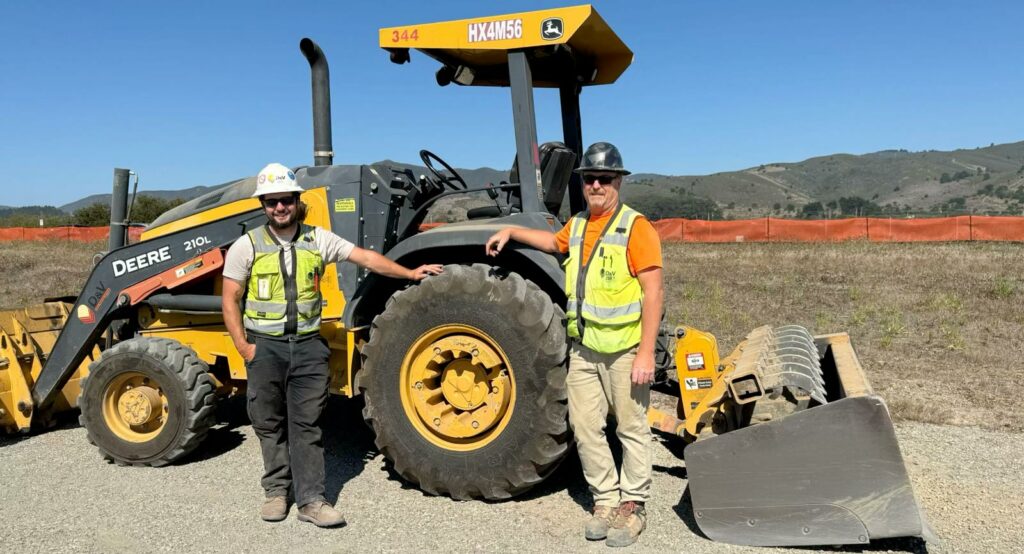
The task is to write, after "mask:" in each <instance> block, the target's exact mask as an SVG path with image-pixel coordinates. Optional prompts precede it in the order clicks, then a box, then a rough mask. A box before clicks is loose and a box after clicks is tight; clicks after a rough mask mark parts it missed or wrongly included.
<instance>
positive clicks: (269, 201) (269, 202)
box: [261, 196, 295, 208]
mask: <svg viewBox="0 0 1024 554" xmlns="http://www.w3.org/2000/svg"><path fill="white" fill-rule="evenodd" d="M261 202H263V207H264V208H276V207H277V205H278V203H280V204H283V205H284V206H286V207H287V206H291V205H293V204H295V197H294V196H285V197H284V198H264V199H262V200H261Z"/></svg>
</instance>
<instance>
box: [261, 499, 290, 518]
mask: <svg viewBox="0 0 1024 554" xmlns="http://www.w3.org/2000/svg"><path fill="white" fill-rule="evenodd" d="M286 517H288V499H287V498H285V497H284V496H271V497H270V498H268V499H266V500H264V501H263V505H262V506H260V518H261V519H262V520H263V521H281V520H283V519H284V518H286Z"/></svg>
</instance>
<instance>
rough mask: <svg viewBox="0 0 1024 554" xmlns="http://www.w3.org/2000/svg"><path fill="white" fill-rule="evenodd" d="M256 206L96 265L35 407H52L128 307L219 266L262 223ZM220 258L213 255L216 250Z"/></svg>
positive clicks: (42, 378) (39, 386) (43, 376)
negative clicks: (223, 254)
mask: <svg viewBox="0 0 1024 554" xmlns="http://www.w3.org/2000/svg"><path fill="white" fill-rule="evenodd" d="M265 222H266V218H265V217H264V216H263V214H262V213H261V212H260V211H258V210H252V211H248V212H244V213H240V214H236V215H233V216H230V217H227V218H224V219H220V220H217V221H213V222H210V223H206V224H203V225H198V226H196V227H192V228H189V229H186V230H183V231H178V232H176V233H172V234H169V235H164V236H161V237H157V238H155V239H152V240H147V241H145V242H140V243H138V244H133V245H131V246H126V247H124V248H119V249H117V250H114V251H113V252H110V253H109V254H107V255H106V256H104V257H103V259H102V260H100V262H99V263H98V264H97V265H96V267H95V268H94V269H93V271H92V274H90V275H89V279H88V280H87V281H86V283H85V286H84V287H83V288H82V292H81V293H80V294H79V295H78V299H77V300H75V304H74V306H73V308H72V310H71V315H70V317H68V320H67V323H66V324H65V326H64V329H63V330H62V331H61V333H60V336H58V337H57V341H56V342H55V343H54V345H53V350H51V351H50V353H49V354H48V355H47V357H46V363H45V364H44V365H43V369H42V371H41V372H40V373H39V378H38V379H37V380H36V382H35V386H34V387H33V389H32V401H33V403H34V404H35V407H36V409H40V410H45V409H46V408H48V407H49V406H50V404H51V403H52V402H53V400H54V398H55V397H56V395H57V393H58V392H59V391H60V390H61V388H62V387H63V386H64V384H65V383H66V382H67V380H68V378H70V377H71V375H72V374H73V373H74V371H75V368H77V367H78V365H79V364H81V363H82V360H84V359H85V356H86V355H87V354H88V353H89V351H90V350H91V348H92V345H93V344H94V343H95V342H96V340H97V339H99V337H100V335H101V334H102V333H103V332H104V331H105V330H106V329H107V326H109V325H110V322H111V321H113V320H114V319H117V318H118V315H119V314H122V313H123V312H124V310H125V309H127V308H128V307H130V306H132V305H134V304H136V303H137V302H139V301H141V300H142V299H144V298H145V297H146V296H148V295H149V294H151V293H153V292H155V291H156V290H159V289H160V288H170V287H173V286H175V285H177V284H181V283H182V282H185V281H188V280H191V279H194V278H196V277H198V276H200V275H202V274H204V273H207V272H209V271H212V270H215V269H219V268H220V264H221V263H222V259H221V258H220V255H219V250H220V249H221V248H225V247H227V246H230V245H231V243H232V242H234V241H235V240H237V239H238V237H240V236H242V235H244V234H245V233H247V232H248V231H250V230H252V229H253V228H255V227H258V226H260V225H263V224H264V223H265ZM214 250H216V251H218V254H217V255H216V256H210V255H209V253H211V252H212V251H214ZM217 260H220V262H218V261H217Z"/></svg>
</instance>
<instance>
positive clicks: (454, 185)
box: [420, 150, 469, 190]
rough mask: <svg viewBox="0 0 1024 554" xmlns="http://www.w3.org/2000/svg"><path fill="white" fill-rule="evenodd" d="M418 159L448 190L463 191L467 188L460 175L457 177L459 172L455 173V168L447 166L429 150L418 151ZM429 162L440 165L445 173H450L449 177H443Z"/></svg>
mask: <svg viewBox="0 0 1024 554" xmlns="http://www.w3.org/2000/svg"><path fill="white" fill-rule="evenodd" d="M420 159H421V160H423V165H425V166H427V169H429V170H430V172H431V173H433V174H434V177H437V180H438V181H441V182H442V183H444V184H446V185H448V188H450V189H452V190H465V189H468V188H469V185H467V184H466V180H465V179H463V178H462V175H459V172H458V171H455V168H453V167H452V166H450V165H448V162H446V161H444V160H442V159H441V157H440V156H438V155H437V154H435V153H433V152H431V151H429V150H420ZM431 160H433V161H436V162H437V163H439V164H441V167H443V168H444V169H445V171H447V172H448V173H451V177H448V176H445V175H444V174H442V173H441V172H440V171H438V170H437V169H436V168H435V167H434V164H433V163H432V162H431Z"/></svg>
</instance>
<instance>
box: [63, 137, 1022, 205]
mask: <svg viewBox="0 0 1024 554" xmlns="http://www.w3.org/2000/svg"><path fill="white" fill-rule="evenodd" d="M377 163H379V164H387V165H395V166H403V167H411V168H413V171H414V173H416V174H417V175H418V174H425V173H427V170H426V168H423V167H421V166H412V165H410V164H401V163H398V162H393V161H391V160H383V161H381V162H377ZM510 165H511V162H510ZM458 171H459V173H460V174H461V175H462V176H463V177H464V178H465V179H466V181H467V182H469V184H470V185H471V186H476V185H483V184H486V183H499V182H501V181H503V180H507V179H508V171H502V170H497V169H492V168H488V167H483V168H477V169H459V170H458ZM627 182H628V183H631V184H633V185H639V186H630V187H626V188H625V189H624V190H623V197H624V199H625V200H626V201H627V202H631V201H633V202H639V201H640V199H642V200H643V201H644V202H645V203H646V204H647V205H653V204H657V203H659V202H661V201H664V203H665V204H666V205H676V204H678V202H679V200H680V198H687V199H693V198H698V199H707V200H710V201H711V204H707V205H708V206H711V207H712V208H713V207H715V206H717V208H718V210H720V211H721V213H722V214H724V215H725V216H726V217H733V218H743V217H756V216H763V215H769V214H775V215H781V216H786V215H788V216H793V215H796V214H798V213H799V212H800V211H801V208H802V207H803V206H805V205H808V204H810V205H812V206H813V205H814V203H815V202H820V203H821V204H822V205H823V209H824V210H826V211H827V212H829V214H831V215H840V214H838V213H837V211H836V208H828V205H829V204H830V203H834V204H835V205H836V206H837V207H838V205H839V200H840V199H841V198H852V197H858V198H860V199H863V200H865V201H867V202H869V203H870V204H872V205H877V206H879V207H887V209H889V210H892V211H899V212H912V213H921V212H933V213H937V212H942V213H949V212H951V211H952V212H960V213H970V212H973V213H1024V141H1022V142H1015V143H1010V144H999V145H996V144H992V145H989V146H987V147H979V148H974V149H960V150H954V151H951V152H943V151H937V150H927V151H922V152H909V151H906V150H885V151H882V152H874V153H871V154H864V155H852V154H832V155H829V156H819V157H815V158H810V159H807V160H804V161H801V162H792V163H790V162H774V163H766V164H764V165H760V166H757V167H751V168H747V169H742V170H739V171H729V172H723V173H714V174H711V175H661V174H657V173H636V174H633V175H630V176H629V177H628V178H627ZM220 186H222V185H217V186H210V187H203V186H198V187H192V188H189V189H182V190H155V191H154V190H144V191H139V193H140V194H147V195H151V196H156V197H159V198H165V199H172V198H182V199H186V200H187V199H191V198H195V197H197V196H200V195H202V194H205V193H206V192H209V191H211V190H214V189H216V188H219V187H220ZM95 202H104V203H108V202H110V195H109V194H95V195H92V196H88V197H86V198H82V199H80V200H77V201H75V202H72V203H70V204H65V205H63V206H61V207H60V209H61V210H64V211H65V212H72V211H74V210H75V209H77V208H80V207H82V206H87V205H89V204H92V203H95ZM487 203H489V201H488V200H487V199H486V197H484V196H482V195H481V196H479V197H471V198H457V199H453V200H449V201H447V202H446V203H445V207H448V206H452V207H454V208H455V209H462V210H464V209H465V208H466V207H473V206H479V205H484V204H487ZM857 205H858V206H860V204H857ZM858 209H859V208H858ZM715 211H716V210H712V209H708V210H707V212H708V215H712V216H713V214H714V212H715ZM691 215H696V214H691ZM818 215H826V214H824V213H822V214H818ZM842 215H855V214H842Z"/></svg>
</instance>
